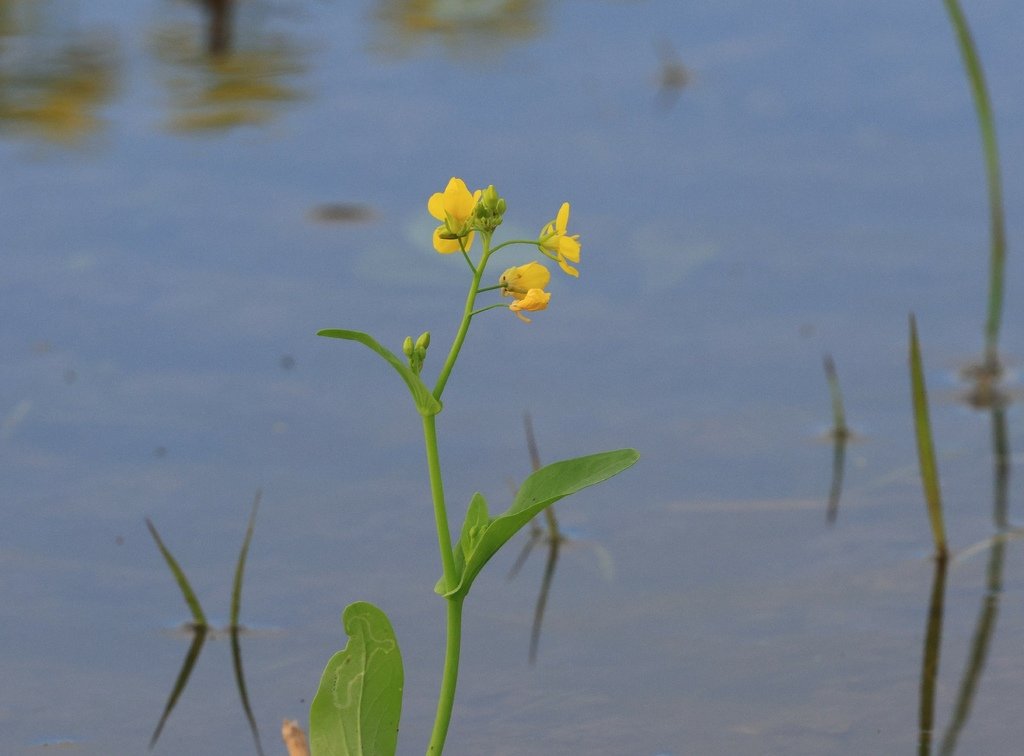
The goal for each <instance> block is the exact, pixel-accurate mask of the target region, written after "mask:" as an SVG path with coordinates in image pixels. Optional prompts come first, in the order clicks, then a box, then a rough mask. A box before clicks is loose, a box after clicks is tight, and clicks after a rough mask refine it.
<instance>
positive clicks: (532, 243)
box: [490, 239, 543, 253]
mask: <svg viewBox="0 0 1024 756" xmlns="http://www.w3.org/2000/svg"><path fill="white" fill-rule="evenodd" d="M513 244H529V245H530V246H532V247H537V248H538V249H539V248H540V244H538V243H537V240H536V239H509V240H508V241H503V242H502V243H501V244H499V245H498V246H496V247H495V248H494V249H492V250H490V251H491V252H492V253H493V252H497V251H498V250H499V249H501V248H502V247H509V246H511V245H513ZM541 251H543V250H541Z"/></svg>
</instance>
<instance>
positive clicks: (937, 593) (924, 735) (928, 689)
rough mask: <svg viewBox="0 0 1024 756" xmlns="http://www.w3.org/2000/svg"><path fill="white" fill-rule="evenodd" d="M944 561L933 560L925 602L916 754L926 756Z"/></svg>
mask: <svg viewBox="0 0 1024 756" xmlns="http://www.w3.org/2000/svg"><path fill="white" fill-rule="evenodd" d="M946 565H947V559H946V558H945V556H943V555H940V556H938V557H936V559H935V574H934V575H933V577H932V592H931V599H930V600H929V602H928V622H927V626H926V628H925V636H924V654H923V656H922V661H921V696H920V707H919V709H918V719H917V724H918V740H917V752H918V754H920V756H928V754H930V753H931V751H932V733H933V730H934V725H935V684H936V682H937V681H938V678H939V655H940V652H941V650H942V613H943V603H944V601H945V597H946Z"/></svg>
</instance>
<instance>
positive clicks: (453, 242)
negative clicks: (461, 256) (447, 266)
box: [434, 226, 474, 255]
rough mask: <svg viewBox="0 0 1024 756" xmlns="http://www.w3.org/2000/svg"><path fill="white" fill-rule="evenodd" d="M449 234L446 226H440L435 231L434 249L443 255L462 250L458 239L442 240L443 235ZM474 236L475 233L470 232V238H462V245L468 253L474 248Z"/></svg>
mask: <svg viewBox="0 0 1024 756" xmlns="http://www.w3.org/2000/svg"><path fill="white" fill-rule="evenodd" d="M446 233H448V229H447V228H445V227H444V226H438V227H437V228H435V229H434V249H436V250H437V251H438V252H440V253H441V254H442V255H450V254H451V253H452V252H459V251H460V250H461V249H462V248H461V247H460V246H459V240H458V239H442V238H441V234H446ZM473 235H474V232H473V231H470V232H469V235H468V236H464V237H463V238H462V243H463V244H464V245H465V247H466V251H467V252H468V251H469V248H470V247H472V246H473Z"/></svg>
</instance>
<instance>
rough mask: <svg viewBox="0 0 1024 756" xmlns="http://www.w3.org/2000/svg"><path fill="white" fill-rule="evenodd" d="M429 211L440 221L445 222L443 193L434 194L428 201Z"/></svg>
mask: <svg viewBox="0 0 1024 756" xmlns="http://www.w3.org/2000/svg"><path fill="white" fill-rule="evenodd" d="M427 210H428V211H429V212H430V214H431V215H433V216H434V217H435V218H437V219H438V220H439V221H443V220H444V195H443V194H441V192H434V193H433V194H431V195H430V199H428V200H427Z"/></svg>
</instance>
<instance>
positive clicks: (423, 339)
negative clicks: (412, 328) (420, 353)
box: [416, 331, 430, 350]
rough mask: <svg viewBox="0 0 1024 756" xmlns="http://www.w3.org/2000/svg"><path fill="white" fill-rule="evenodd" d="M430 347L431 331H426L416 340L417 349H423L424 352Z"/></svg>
mask: <svg viewBox="0 0 1024 756" xmlns="http://www.w3.org/2000/svg"><path fill="white" fill-rule="evenodd" d="M429 346H430V331H424V332H423V333H421V334H420V337H419V338H418V339H416V348H417V349H418V348H420V347H422V348H423V349H424V350H426V349H427V347H429Z"/></svg>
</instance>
